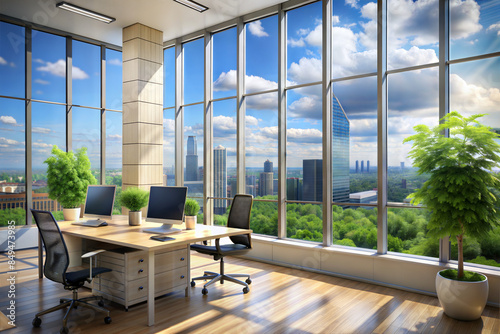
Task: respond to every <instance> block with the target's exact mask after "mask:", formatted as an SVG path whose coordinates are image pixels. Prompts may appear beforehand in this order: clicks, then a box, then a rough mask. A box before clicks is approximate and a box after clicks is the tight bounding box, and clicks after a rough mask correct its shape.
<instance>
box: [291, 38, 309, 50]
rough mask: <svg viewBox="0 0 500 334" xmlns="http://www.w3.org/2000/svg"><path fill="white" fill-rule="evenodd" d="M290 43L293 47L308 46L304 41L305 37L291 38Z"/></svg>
mask: <svg viewBox="0 0 500 334" xmlns="http://www.w3.org/2000/svg"><path fill="white" fill-rule="evenodd" d="M287 43H288V45H290V46H291V47H293V48H302V47H304V46H306V43H305V42H304V38H299V39H293V38H291V39H289V40H288V41H287Z"/></svg>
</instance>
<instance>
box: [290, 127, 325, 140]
mask: <svg viewBox="0 0 500 334" xmlns="http://www.w3.org/2000/svg"><path fill="white" fill-rule="evenodd" d="M286 138H287V141H290V142H300V143H321V142H322V135H321V131H319V130H318V129H287V130H286Z"/></svg>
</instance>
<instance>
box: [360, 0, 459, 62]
mask: <svg viewBox="0 0 500 334" xmlns="http://www.w3.org/2000/svg"><path fill="white" fill-rule="evenodd" d="M438 7H439V1H437V0H434V1H427V0H416V1H399V0H388V3H387V58H388V59H387V67H388V69H395V68H404V67H409V66H416V65H423V64H430V63H437V62H438V61H439V59H438V55H439V26H438V23H439V16H438V14H439V13H438V11H439V8H438ZM450 7H452V5H450ZM374 13H376V12H374ZM371 18H372V23H371V24H370V25H368V26H371V27H372V28H374V27H376V16H375V15H373V16H372V17H371ZM368 26H367V27H368ZM371 30H372V35H373V34H376V29H371ZM373 36H375V35H373ZM373 41H376V39H373Z"/></svg>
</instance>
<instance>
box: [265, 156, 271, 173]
mask: <svg viewBox="0 0 500 334" xmlns="http://www.w3.org/2000/svg"><path fill="white" fill-rule="evenodd" d="M272 172H273V163H272V162H271V161H269V159H267V160H266V161H264V173H272Z"/></svg>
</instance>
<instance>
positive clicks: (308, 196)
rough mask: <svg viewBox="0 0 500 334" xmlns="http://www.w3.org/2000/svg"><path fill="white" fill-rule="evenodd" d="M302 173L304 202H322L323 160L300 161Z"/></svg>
mask: <svg viewBox="0 0 500 334" xmlns="http://www.w3.org/2000/svg"><path fill="white" fill-rule="evenodd" d="M302 171H303V173H304V179H303V185H302V199H303V200H304V201H318V202H320V201H322V200H323V160H321V159H308V160H302Z"/></svg>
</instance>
